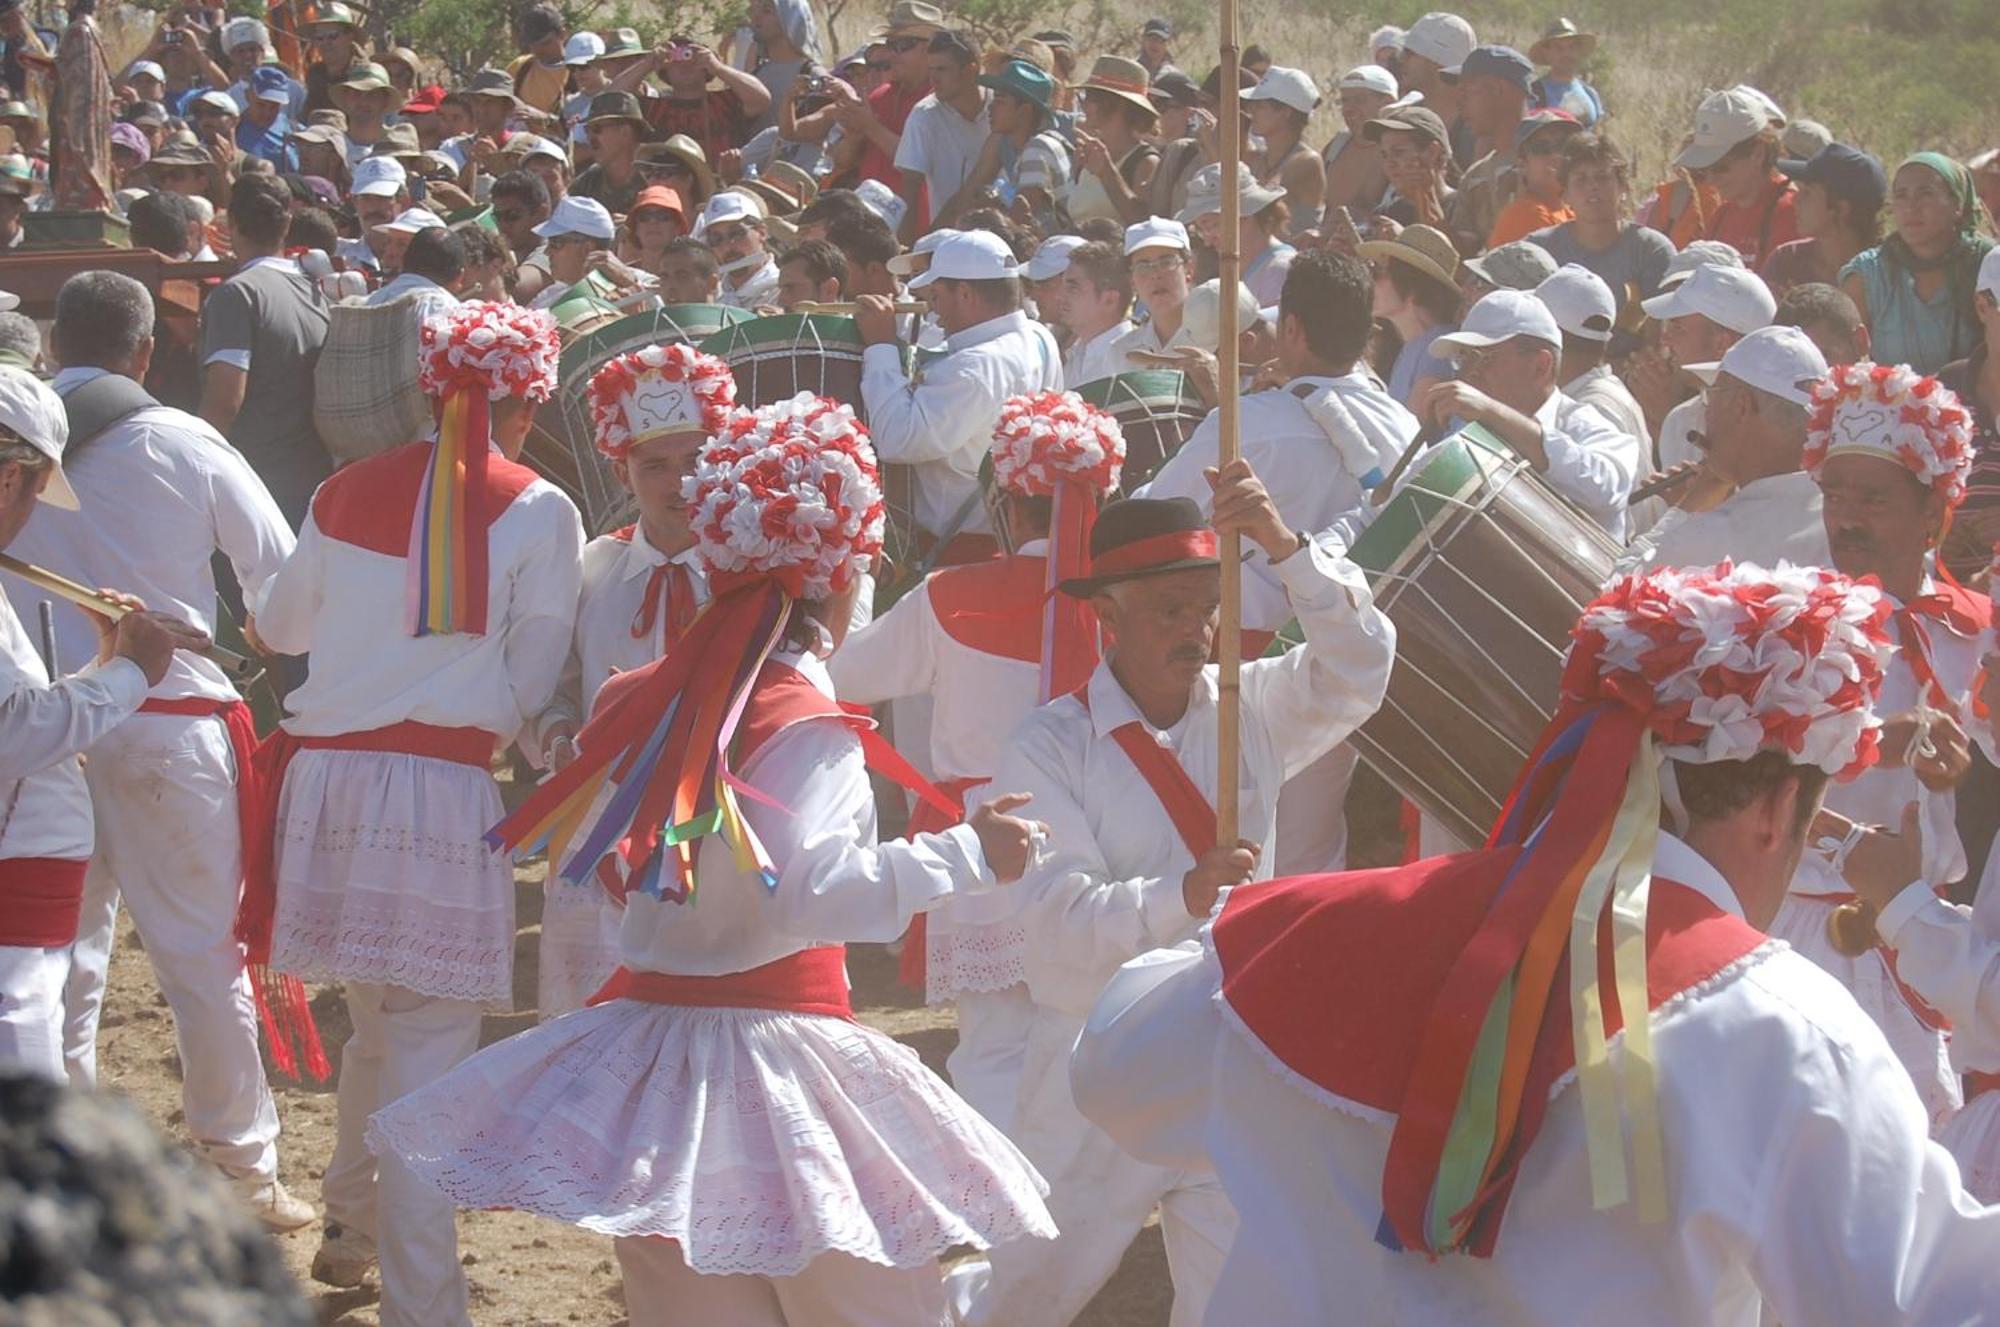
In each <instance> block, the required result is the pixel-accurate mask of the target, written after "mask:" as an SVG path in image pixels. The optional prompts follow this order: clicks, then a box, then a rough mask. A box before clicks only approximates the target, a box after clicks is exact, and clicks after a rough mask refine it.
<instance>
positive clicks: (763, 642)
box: [486, 575, 796, 903]
mask: <svg viewBox="0 0 2000 1327" xmlns="http://www.w3.org/2000/svg"><path fill="white" fill-rule="evenodd" d="M710 587H711V589H712V590H713V591H714V597H713V598H712V599H711V600H710V601H709V603H708V605H707V606H706V607H705V608H704V609H703V610H702V612H701V613H700V614H698V615H697V616H696V617H695V619H694V621H693V622H692V623H691V624H690V625H689V627H688V630H687V633H686V635H684V636H682V637H681V639H680V640H679V641H678V642H677V643H676V645H675V647H674V648H673V649H671V650H669V651H668V652H667V654H666V656H665V657H664V658H663V659H661V660H660V661H659V662H658V663H656V664H652V665H649V666H648V667H647V668H646V669H644V670H641V671H640V672H639V673H638V674H636V675H635V679H636V680H635V681H634V682H633V683H632V684H631V685H629V686H627V687H625V688H624V689H623V690H621V691H620V692H619V693H618V694H616V695H615V696H613V697H612V698H611V699H610V700H609V701H608V703H606V702H601V703H600V704H599V705H598V707H597V712H596V714H594V715H593V716H592V718H591V720H590V722H589V723H588V724H587V725H586V726H585V727H584V729H583V731H582V733H580V734H578V736H577V747H578V751H579V754H578V756H577V758H576V760H575V761H573V762H572V763H570V764H569V765H568V766H566V767H564V769H563V770H562V771H561V772H560V773H559V774H557V775H555V776H554V777H553V778H551V779H550V780H549V781H548V782H546V783H544V784H542V785H541V787H539V788H537V789H536V790H535V792H534V793H533V794H532V795H531V796H530V797H529V798H528V799H527V800H526V801H525V802H523V803H522V804H521V806H520V808H519V809H518V810H516V811H515V812H514V813H513V814H512V815H510V816H508V817H507V818H506V819H504V820H502V821H501V822H500V823H499V824H497V825H495V826H494V827H493V828H492V829H491V830H489V831H487V835H486V840H487V842H488V843H489V844H491V845H493V846H494V847H496V848H505V849H509V850H512V851H514V852H517V853H525V852H535V851H539V850H542V849H547V850H548V851H549V854H550V857H551V860H556V861H560V862H561V863H562V865H561V867H560V871H559V874H560V876H561V878H562V879H564V880H567V881H569V882H571V883H573V884H581V883H582V882H583V881H585V880H586V879H588V878H590V877H591V876H592V875H593V874H595V873H597V871H598V868H599V866H600V864H605V865H608V866H609V867H610V868H611V869H612V870H614V871H617V872H619V874H621V875H622V877H623V880H624V888H625V889H626V890H627V891H630V890H634V889H637V890H641V891H643V892H645V893H647V894H650V895H652V896H654V897H656V898H667V899H672V900H673V901H675V902H681V903H685V902H692V901H693V898H694V857H695V849H696V847H697V845H698V844H699V843H700V841H701V840H702V839H704V838H706V837H708V836H710V835H720V836H721V837H722V839H723V841H724V842H726V843H727V844H728V845H729V847H730V849H731V851H732V852H734V854H735V857H736V863H737V865H738V866H739V868H741V869H742V870H743V871H745V872H746V873H750V874H755V875H757V876H759V877H760V878H761V879H762V880H763V881H764V884H765V887H766V888H771V889H775V888H776V887H777V883H778V875H777V871H776V870H775V869H774V868H773V866H772V865H771V860H770V856H769V854H768V853H766V852H765V850H764V846H763V844H761V843H760V842H759V841H758V839H757V835H756V833H755V831H754V830H752V829H751V827H750V824H749V822H748V821H747V820H745V819H744V817H743V814H742V810H741V808H740V806H739V805H738V802H737V798H738V795H739V794H748V795H750V796H753V797H754V796H756V795H757V794H756V792H755V790H753V789H751V788H750V787H749V786H748V785H747V784H745V783H743V782H742V780H740V779H738V778H737V777H736V775H735V773H734V772H733V771H732V770H731V768H730V747H731V744H732V742H733V741H734V739H735V736H736V732H737V728H738V725H739V724H740V723H741V721H742V718H743V712H744V707H745V705H746V704H747V703H748V701H749V697H750V691H751V688H752V685H753V684H754V682H755V681H756V678H757V674H758V672H759V671H760V670H761V669H762V668H763V666H764V663H765V661H766V660H767V659H769V658H770V656H771V654H772V652H773V651H774V650H775V649H776V648H777V647H778V645H779V643H780V641H782V639H783V637H784V630H785V624H786V622H787V620H788V619H789V618H790V616H791V609H792V605H793V603H794V602H795V601H796V599H795V595H794V593H793V591H792V589H791V588H790V587H789V586H787V585H786V584H785V583H783V582H782V581H781V579H780V578H779V577H776V576H769V575H758V576H752V577H730V576H725V575H717V576H714V577H713V578H712V579H711V582H710ZM600 794H602V795H603V797H602V802H601V805H600ZM593 806H597V807H598V810H597V811H596V813H595V814H594V815H592V813H591V812H592V807H593ZM571 844H575V847H574V849H573V850H570V845H571ZM565 853H567V857H566V858H565V855H564V854H565ZM669 868H671V869H669Z"/></svg>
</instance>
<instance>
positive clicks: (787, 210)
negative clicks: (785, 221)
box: [742, 161, 819, 217]
mask: <svg viewBox="0 0 2000 1327" xmlns="http://www.w3.org/2000/svg"><path fill="white" fill-rule="evenodd" d="M742 187H743V188H745V189H749V190H751V191H753V192H755V193H756V195H757V196H758V197H759V198H762V199H763V200H764V202H765V203H766V204H767V206H768V211H769V212H770V214H771V215H772V216H774V217H788V216H794V215H796V214H797V213H799V212H803V211H804V210H805V209H806V208H808V207H811V206H812V202H813V199H815V198H817V197H819V181H818V180H815V179H814V178H813V177H812V176H811V175H810V174H809V173H807V172H806V171H803V170H800V169H799V168H798V167H797V166H794V165H793V164H792V163H791V162H789V161H774V162H772V163H771V164H770V165H768V166H766V167H764V169H763V170H762V171H760V172H758V175H757V178H756V179H754V180H745V181H743V184H742Z"/></svg>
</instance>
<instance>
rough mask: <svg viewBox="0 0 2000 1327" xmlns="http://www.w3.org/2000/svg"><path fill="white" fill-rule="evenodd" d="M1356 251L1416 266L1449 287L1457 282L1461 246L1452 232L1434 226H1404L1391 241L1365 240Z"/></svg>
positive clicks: (1426, 274)
mask: <svg viewBox="0 0 2000 1327" xmlns="http://www.w3.org/2000/svg"><path fill="white" fill-rule="evenodd" d="M1355 252H1356V253H1358V254H1360V255H1361V256H1362V257H1363V258H1381V259H1384V260H1386V261H1388V262H1395V263H1402V264H1403V265H1404V266H1405V267H1413V268H1415V269H1416V270H1417V271H1419V272H1422V273H1423V274H1424V275H1425V276H1427V277H1432V278H1434V279H1436V280H1438V281H1442V282H1443V283H1444V284H1445V285H1447V286H1451V287H1454V288H1456V287H1457V285H1458V249H1457V248H1456V246H1454V245H1453V244H1452V242H1451V237H1450V236H1449V235H1446V234H1445V233H1444V232H1443V231H1441V230H1438V229H1436V228H1434V227H1431V226H1405V227H1404V228H1403V233H1402V234H1400V235H1398V236H1396V237H1395V238H1394V239H1391V240H1364V241H1362V243H1361V245H1360V246H1359V247H1358V248H1357V249H1356V250H1355Z"/></svg>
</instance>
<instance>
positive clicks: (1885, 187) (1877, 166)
mask: <svg viewBox="0 0 2000 1327" xmlns="http://www.w3.org/2000/svg"><path fill="white" fill-rule="evenodd" d="M1778 169H1779V170H1781V171H1783V172H1784V173H1785V174H1787V175H1789V176H1791V177H1792V179H1793V180H1795V181H1797V182H1798V183H1800V184H1817V185H1819V186H1820V187H1821V188H1822V189H1825V190H1826V191H1827V193H1828V195H1830V196H1831V197H1834V198H1839V199H1845V200H1846V201H1847V202H1848V203H1849V204H1851V205H1852V206H1853V208H1854V211H1855V213H1856V215H1858V216H1860V217H1862V218H1864V219H1865V218H1870V217H1873V216H1874V215H1875V214H1876V213H1877V212H1880V211H1881V210H1882V204H1883V202H1884V201H1885V200H1886V199H1887V198H1888V196H1889V177H1888V175H1887V174H1885V173H1884V172H1883V170H1882V163H1881V162H1880V161H1877V160H1876V159H1875V158H1874V157H1872V156H1870V155H1868V154H1867V153H1866V152H1863V151H1862V150H1861V149H1860V148H1858V147H1850V146H1848V145H1847V144H1846V143H1829V144H1827V145H1826V146H1825V147H1823V148H1821V149H1820V150H1819V151H1818V152H1817V153H1815V154H1814V156H1813V158H1812V160H1810V161H1780V162H1779V163H1778Z"/></svg>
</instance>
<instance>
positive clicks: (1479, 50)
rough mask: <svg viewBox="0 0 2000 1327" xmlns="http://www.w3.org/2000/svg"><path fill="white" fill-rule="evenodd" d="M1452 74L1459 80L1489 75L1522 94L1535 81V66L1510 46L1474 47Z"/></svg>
mask: <svg viewBox="0 0 2000 1327" xmlns="http://www.w3.org/2000/svg"><path fill="white" fill-rule="evenodd" d="M1453 72H1455V73H1456V74H1457V75H1458V77H1459V78H1460V79H1461V80H1463V79H1468V78H1477V77H1479V76H1480V75H1481V74H1491V75H1492V76H1493V77H1494V78H1497V79H1500V80H1502V81H1503V82H1506V83H1508V84H1510V85H1512V86H1513V87H1517V88H1519V89H1520V90H1521V91H1522V93H1524V94H1525V93H1526V92H1527V91H1528V89H1529V87H1530V85H1532V84H1533V83H1534V81H1535V66H1534V65H1532V64H1530V63H1529V61H1528V57H1527V56H1525V55H1523V54H1521V53H1520V52H1519V51H1517V50H1515V49H1514V48H1513V47H1511V46H1475V47H1473V48H1472V53H1471V54H1470V55H1468V56H1466V57H1465V63H1464V64H1462V65H1460V66H1459V67H1458V68H1457V69H1456V70H1455V71H1453Z"/></svg>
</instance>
